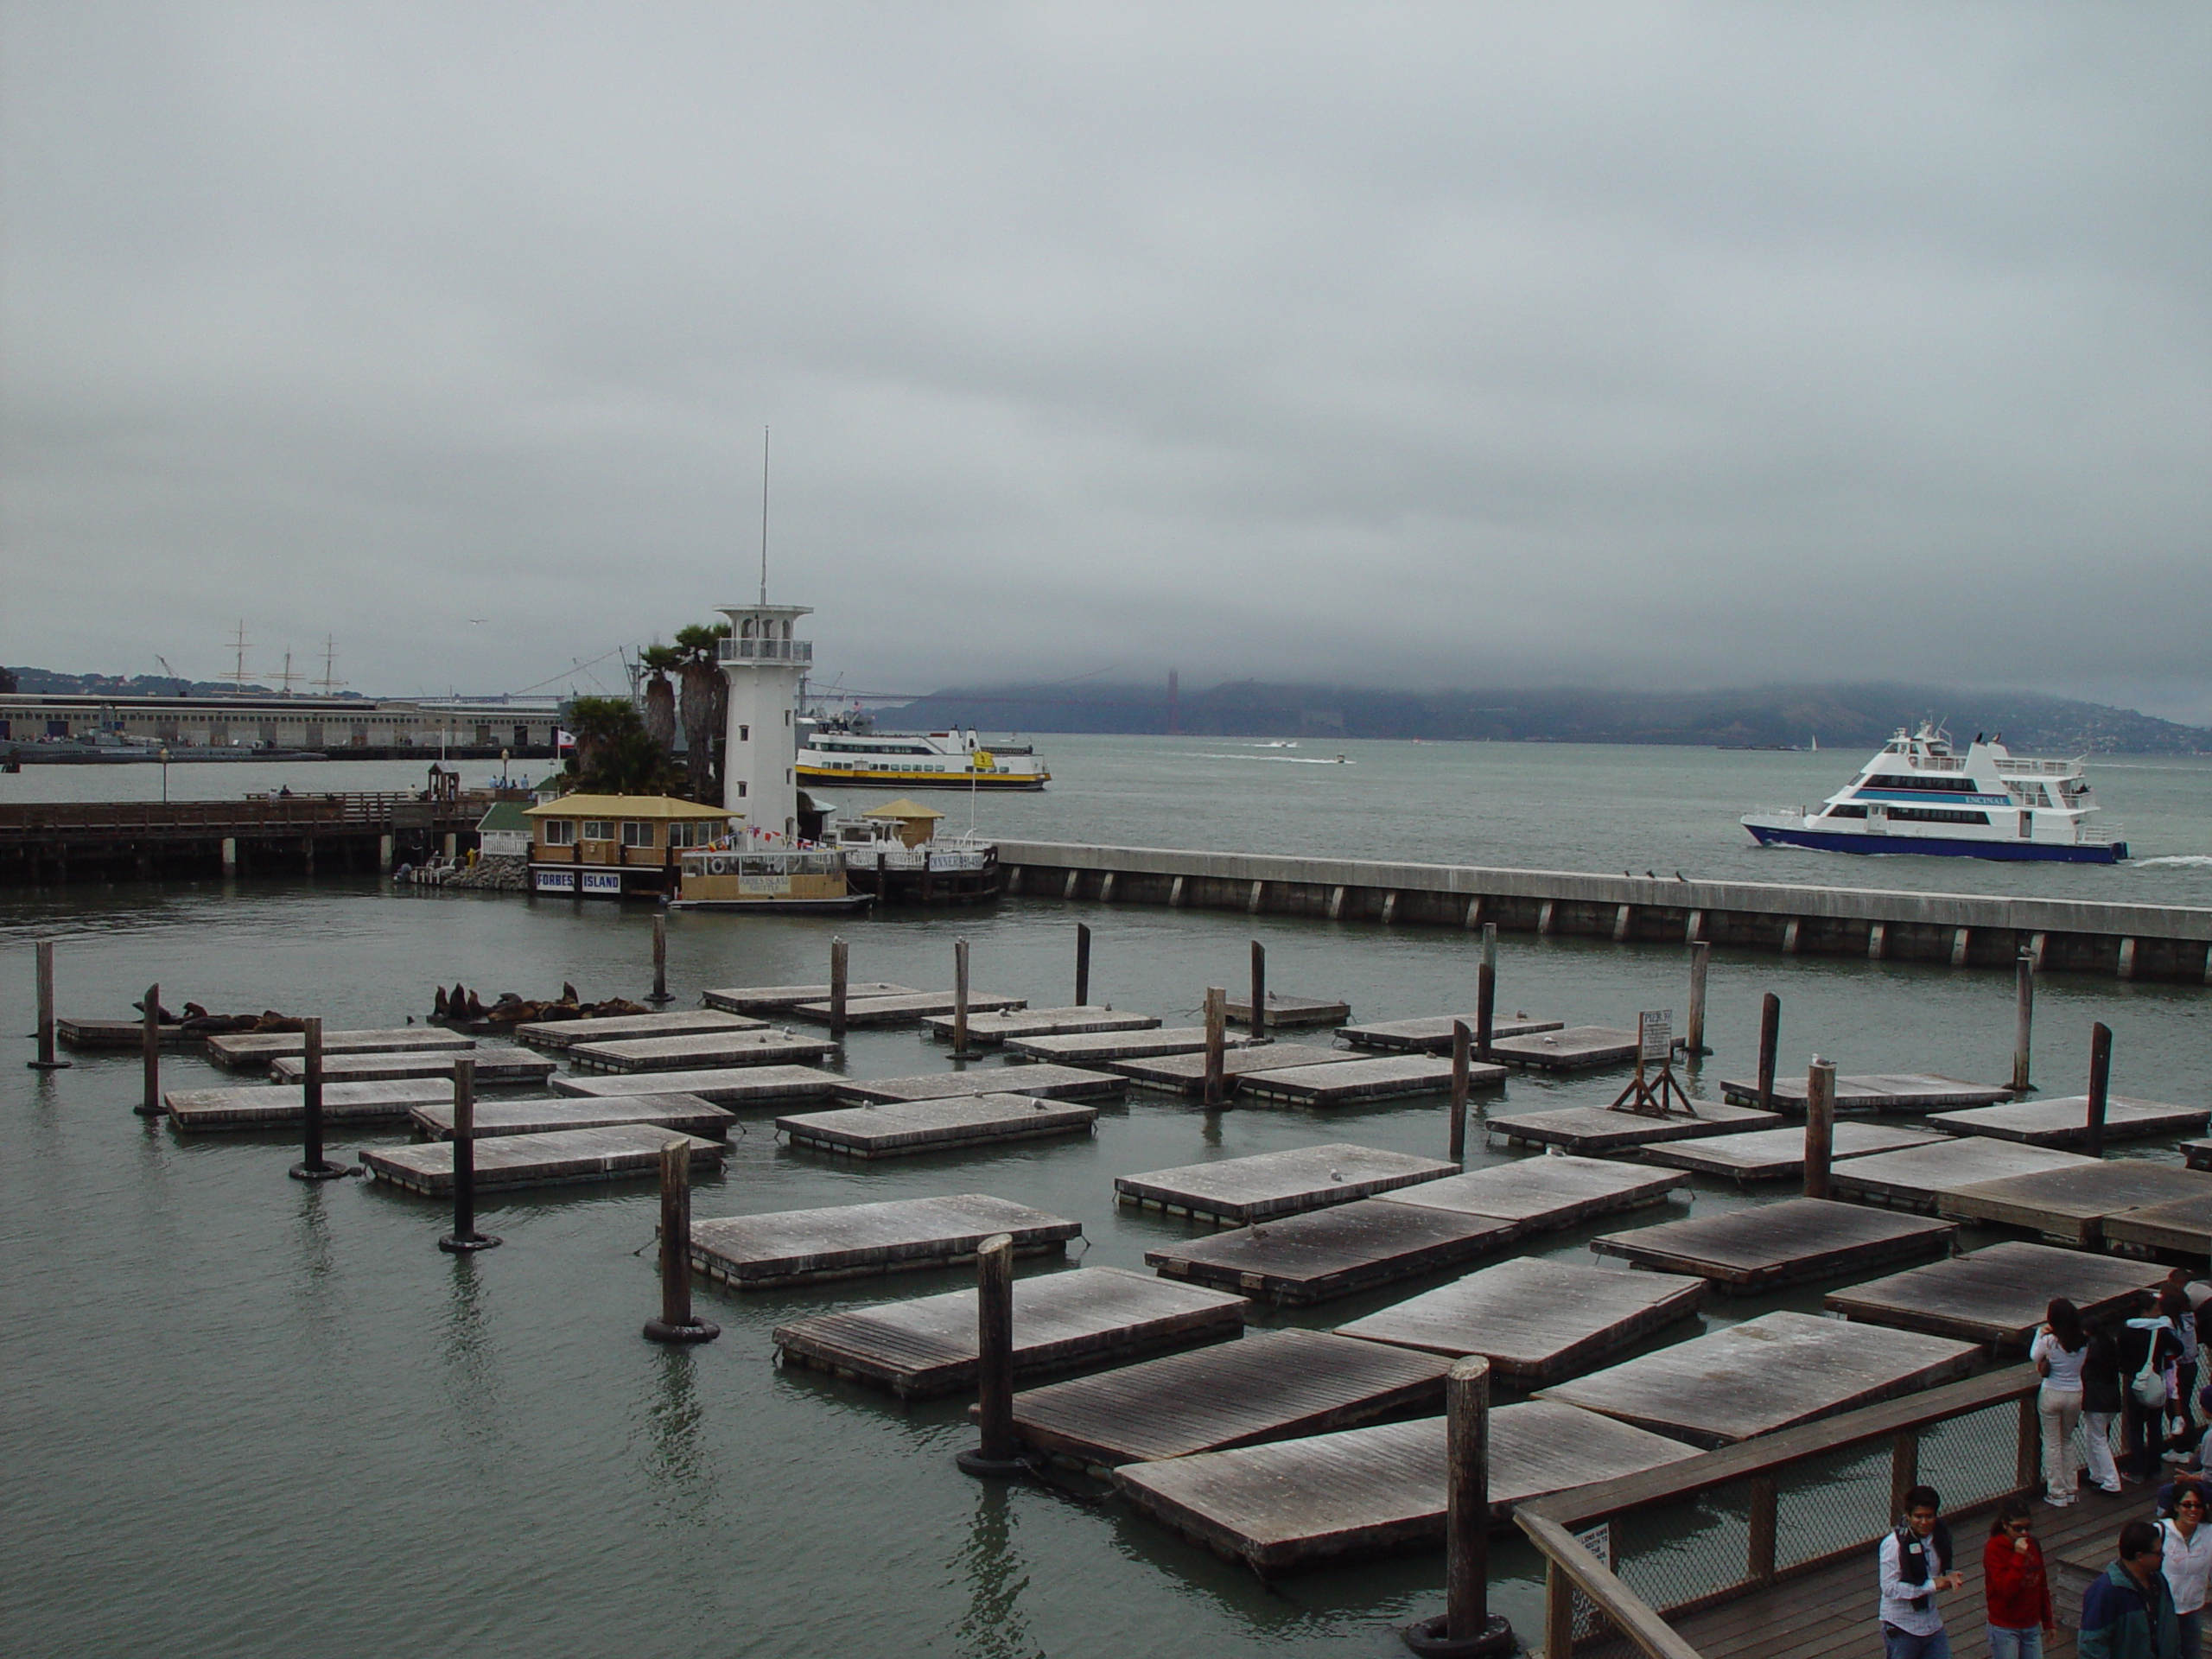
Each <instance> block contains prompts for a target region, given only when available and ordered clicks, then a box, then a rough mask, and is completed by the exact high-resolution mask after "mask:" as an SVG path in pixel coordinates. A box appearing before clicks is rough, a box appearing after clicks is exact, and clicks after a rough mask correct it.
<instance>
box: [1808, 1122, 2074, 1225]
mask: <svg viewBox="0 0 2212 1659" xmlns="http://www.w3.org/2000/svg"><path fill="white" fill-rule="evenodd" d="M2092 1162H2094V1160H2092V1159H2088V1158H2084V1157H2082V1156H2081V1155H2080V1154H2078V1153H2071V1152H2060V1151H2058V1150H2056V1148H2055V1147H2029V1146H2020V1145H2017V1144H2015V1143H2013V1142H2011V1141H1992V1140H1989V1139H1987V1138H1986V1137H1985V1136H1981V1135H1974V1136H1969V1137H1967V1138H1965V1139H1961V1140H1955V1141H1942V1142H1939V1143H1937V1144H1936V1145H1934V1146H1927V1147H1907V1148H1905V1149H1904V1151H1902V1152H1878V1153H1875V1154H1872V1156H1870V1157H1865V1158H1849V1159H1846V1160H1844V1161H1842V1162H1841V1163H1839V1164H1838V1165H1836V1166H1835V1167H1834V1169H1833V1170H1831V1171H1829V1173H1828V1185H1829V1188H1830V1190H1831V1191H1832V1192H1834V1195H1835V1196H1836V1197H1837V1198H1849V1199H1851V1200H1852V1201H1853V1202H1854V1203H1857V1204H1874V1205H1882V1206H1883V1207H1885V1209H1891V1210H1911V1211H1918V1212H1920V1213H1921V1214H1923V1215H1933V1214H1935V1213H1936V1205H1937V1204H1938V1203H1939V1202H1940V1201H1941V1200H1942V1198H1944V1197H1945V1196H1946V1195H1947V1194H1948V1193H1950V1192H1955V1191H1956V1190H1957V1189H1959V1188H1961V1187H1966V1186H1973V1185H1977V1184H1978V1183H1980V1182H1982V1181H1993V1180H1998V1179H2002V1178H2003V1177H2005V1176H2007V1175H2026V1174H2030V1173H2033V1172H2035V1171H2037V1170H2044V1169H2068V1168H2078V1167H2084V1166H2088V1164H2090V1163H2092Z"/></svg>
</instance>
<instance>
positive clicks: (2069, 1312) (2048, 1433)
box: [2028, 1296, 2089, 1509]
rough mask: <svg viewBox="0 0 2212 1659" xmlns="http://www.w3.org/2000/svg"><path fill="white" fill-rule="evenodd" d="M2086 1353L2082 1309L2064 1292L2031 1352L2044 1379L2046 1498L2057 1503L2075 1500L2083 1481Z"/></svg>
mask: <svg viewBox="0 0 2212 1659" xmlns="http://www.w3.org/2000/svg"><path fill="white" fill-rule="evenodd" d="M2028 1357H2029V1359H2031V1361H2033V1362H2034V1363H2035V1368H2036V1375H2037V1376H2040V1377H2041V1378H2043V1385H2042V1387H2040V1388H2038V1389H2037V1390H2036V1415H2037V1417H2038V1418H2040V1419H2041V1420H2042V1422H2043V1501H2044V1503H2049V1504H2051V1505H2052V1506H2054V1507H2055V1508H2060V1509H2063V1508H2064V1507H2065V1506H2066V1505H2067V1504H2069V1503H2073V1502H2074V1501H2075V1496H2076V1493H2075V1487H2076V1486H2077V1485H2078V1484H2080V1473H2079V1471H2077V1470H2076V1469H2075V1467H2074V1425H2075V1423H2076V1422H2078V1421H2081V1416H2082V1364H2083V1363H2084V1362H2085V1361H2087V1360H2088V1357H2089V1338H2088V1335H2087V1333H2086V1332H2083V1331H2082V1315H2081V1313H2079V1312H2078V1311H2077V1310H2076V1309H2075V1306H2074V1304H2073V1303H2071V1302H2069V1301H2068V1300H2066V1298H2064V1297H2063V1296H2058V1297H2054V1298H2053V1299H2052V1300H2051V1303H2050V1306H2049V1307H2048V1308H2047V1309H2045V1310H2044V1325H2043V1329H2042V1330H2040V1331H2038V1332H2036V1339H2035V1341H2034V1342H2033V1343H2032V1344H2030V1346H2029V1348H2028Z"/></svg>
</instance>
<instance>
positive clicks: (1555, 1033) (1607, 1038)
mask: <svg viewBox="0 0 2212 1659" xmlns="http://www.w3.org/2000/svg"><path fill="white" fill-rule="evenodd" d="M1490 1055H1491V1058H1492V1059H1494V1060H1503V1061H1504V1062H1505V1063H1506V1064H1507V1065H1526V1066H1532V1067H1534V1068H1535V1069H1536V1070H1537V1071H1588V1070H1591V1069H1592V1068H1594V1067H1597V1066H1601V1065H1625V1064H1626V1063H1627V1062H1629V1061H1630V1060H1633V1059H1634V1058H1636V1033H1634V1032H1632V1031H1622V1030H1620V1029H1618V1027H1612V1026H1561V1027H1557V1028H1555V1029H1554V1030H1551V1031H1540V1032H1532V1033H1530V1034H1529V1035H1528V1036H1526V1037H1508V1038H1506V1039H1504V1040H1503V1041H1502V1042H1498V1041H1493V1042H1492V1043H1491V1046H1490Z"/></svg>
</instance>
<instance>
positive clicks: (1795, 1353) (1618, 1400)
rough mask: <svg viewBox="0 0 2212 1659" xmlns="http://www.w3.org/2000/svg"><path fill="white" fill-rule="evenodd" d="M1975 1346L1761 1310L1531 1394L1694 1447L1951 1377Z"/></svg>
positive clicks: (1972, 1357) (1969, 1364) (1976, 1352)
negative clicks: (1741, 1320) (1756, 1314)
mask: <svg viewBox="0 0 2212 1659" xmlns="http://www.w3.org/2000/svg"><path fill="white" fill-rule="evenodd" d="M1980 1352H1981V1350H1980V1348H1978V1347H1976V1346H1975V1345H1974V1344H1973V1343H1970V1342H1959V1341H1955V1340H1954V1339H1952V1338H1947V1337H1930V1336H1926V1335H1923V1333H1921V1332H1917V1331H1893V1330H1891V1329H1889V1328H1887V1327H1886V1326H1883V1325H1851V1324H1847V1323H1845V1322H1844V1321H1842V1320H1840V1319H1821V1318H1820V1317H1819V1316H1818V1315H1816V1314H1812V1313H1788V1312H1783V1313H1765V1314H1762V1315H1760V1316H1759V1317H1758V1319H1748V1320H1746V1321H1745V1323H1743V1324H1742V1325H1729V1326H1726V1328H1724V1329H1722V1330H1719V1331H1715V1332H1711V1333H1709V1334H1708V1335H1706V1336H1702V1337H1695V1338H1691V1339H1690V1340H1689V1341H1688V1342H1678V1343H1676V1344H1674V1345H1673V1346H1671V1347H1667V1348H1662V1349H1660V1350H1659V1351H1656V1353H1649V1354H1643V1355H1639V1356H1638V1357H1636V1358H1634V1359H1630V1360H1624V1361H1623V1362H1622V1363H1619V1364H1618V1365H1615V1366H1612V1367H1611V1368H1609V1369H1608V1370H1602V1371H1593V1372H1592V1374H1591V1375H1589V1376H1583V1377H1577V1378H1575V1379H1574V1380H1573V1382H1569V1383H1553V1384H1552V1385H1551V1386H1550V1387H1548V1388H1547V1389H1544V1390H1543V1391H1542V1392H1541V1394H1540V1395H1538V1396H1537V1397H1538V1398H1540V1399H1544V1400H1556V1401H1558V1402H1560V1403H1561V1404H1563V1405H1570V1406H1580V1407H1582V1408H1584V1409H1586V1410H1588V1411H1595V1412H1600V1413H1602V1414H1605V1416H1608V1417H1614V1418H1618V1419H1619V1420H1620V1421H1622V1422H1624V1423H1633V1424H1634V1425H1636V1427H1638V1428H1648V1429H1649V1430H1651V1431H1652V1432H1653V1433H1657V1434H1667V1435H1671V1436H1673V1437H1675V1439H1678V1440H1688V1442H1689V1443H1690V1444H1691V1445H1693V1446H1726V1445H1728V1444H1730V1443H1731V1442H1733V1441H1736V1440H1749V1439H1750V1438H1751V1436H1753V1435H1754V1434H1770V1433H1774V1432H1775V1431H1776V1430H1777V1429H1783V1428H1788V1427H1790V1426H1791V1425H1793V1424H1796V1423H1808V1422H1811V1421H1814V1420H1815V1419H1816V1418H1821V1417H1832V1416H1834V1415H1835V1414H1837V1413H1838V1412H1842V1411H1849V1410H1851V1409H1852V1408H1853V1407H1856V1406H1871V1405H1872V1404H1874V1403H1875V1402H1878V1401H1882V1400H1888V1399H1891V1398H1894V1397H1895V1396H1897V1395H1901V1394H1910V1393H1913V1392H1915V1391H1916V1390H1918V1389H1925V1388H1929V1387H1932V1386H1934V1385H1935V1384H1936V1383H1948V1382H1949V1381H1951V1380H1952V1379H1953V1378H1955V1377H1959V1376H1965V1375H1966V1373H1967V1371H1969V1370H1972V1369H1973V1368H1974V1363H1975V1361H1976V1359H1977V1358H1978V1357H1980Z"/></svg>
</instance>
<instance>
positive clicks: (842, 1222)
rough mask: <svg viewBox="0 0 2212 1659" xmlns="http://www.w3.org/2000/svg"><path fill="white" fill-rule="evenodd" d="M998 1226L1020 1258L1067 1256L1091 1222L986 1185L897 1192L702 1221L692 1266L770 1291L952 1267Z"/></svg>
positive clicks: (694, 1236) (739, 1285) (696, 1228)
mask: <svg viewBox="0 0 2212 1659" xmlns="http://www.w3.org/2000/svg"><path fill="white" fill-rule="evenodd" d="M997 1233H1004V1234H1006V1235H1007V1236H1009V1237H1010V1238H1012V1239H1013V1240H1014V1254H1015V1255H1062V1254H1065V1251H1066V1249H1067V1243H1068V1241H1069V1240H1070V1239H1071V1238H1077V1237H1080V1236H1082V1233H1083V1228H1082V1226H1081V1224H1078V1223H1076V1222H1072V1221H1067V1220H1064V1219H1063V1218H1061V1217H1058V1216H1053V1215H1047V1214H1046V1212H1045V1211H1042V1210H1033V1209H1031V1208H1030V1207H1029V1206H1028V1205H1026V1204H1014V1203H1010V1202H1008V1201H1007V1199H1005V1198H993V1197H991V1196H990V1194H988V1193H987V1192H962V1193H957V1194H955V1195H954V1196H952V1197H950V1198H892V1199H887V1200H885V1201H883V1202H880V1203H876V1204H849V1205H837V1206H835V1207H833V1208H830V1209H827V1210H779V1211H771V1212H769V1213H767V1214H766V1215H758V1216H728V1217H722V1218H721V1219H719V1220H715V1221H702V1222H695V1223H694V1224H692V1228H691V1265H692V1266H693V1267H694V1268H696V1269H697V1270H698V1271H699V1272H701V1273H703V1274H706V1275H707V1276H708V1277H709V1278H710V1279H717V1280H720V1281H721V1282H722V1283H724V1284H726V1285H729V1286H731V1287H734V1288H735V1289H738V1290H766V1289H771V1288H772V1287H776V1286H778V1285H799V1284H810V1283H813V1282H816V1281H822V1280H830V1279H865V1278H873V1277H874V1276H876V1275H877V1274H887V1273H906V1272H911V1271H913V1270H915V1269H918V1268H944V1267H950V1266H952V1265H954V1264H955V1263H957V1262H967V1261H971V1260H973V1259H974V1257H975V1255H976V1246H978V1245H979V1244H981V1243H982V1242H983V1241H984V1240H985V1239H987V1238H989V1237H991V1236H993V1235H995V1234H997Z"/></svg>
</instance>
